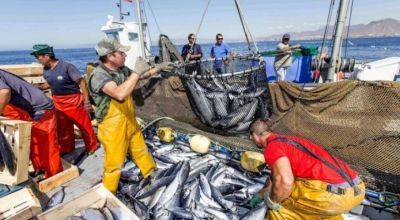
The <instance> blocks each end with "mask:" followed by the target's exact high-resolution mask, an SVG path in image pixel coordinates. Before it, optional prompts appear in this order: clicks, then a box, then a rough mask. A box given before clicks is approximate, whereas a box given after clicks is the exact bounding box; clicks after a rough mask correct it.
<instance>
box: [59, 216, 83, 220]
mask: <svg viewBox="0 0 400 220" xmlns="http://www.w3.org/2000/svg"><path fill="white" fill-rule="evenodd" d="M82 219H83V220H84V218H82V217H79V216H68V217H67V218H65V219H64V220H82Z"/></svg>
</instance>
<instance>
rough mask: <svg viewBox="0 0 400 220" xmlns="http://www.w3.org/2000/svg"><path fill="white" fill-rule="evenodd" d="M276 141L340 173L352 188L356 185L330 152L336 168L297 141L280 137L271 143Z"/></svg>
mask: <svg viewBox="0 0 400 220" xmlns="http://www.w3.org/2000/svg"><path fill="white" fill-rule="evenodd" d="M274 141H282V142H286V143H288V144H290V145H292V146H294V147H295V148H297V149H299V150H300V151H302V152H304V153H306V154H308V155H310V156H312V157H314V158H315V159H317V160H319V161H321V162H322V163H324V164H325V165H326V166H327V167H329V168H331V169H332V170H334V171H335V172H336V173H338V174H339V175H340V176H341V177H342V178H343V179H344V180H346V182H348V183H349V184H350V186H352V187H353V186H355V184H354V182H353V180H352V179H351V177H350V175H349V174H348V173H346V172H345V171H344V170H343V168H342V167H341V166H340V165H339V163H338V161H337V159H336V158H335V157H334V156H332V155H331V154H330V153H329V152H327V153H328V154H329V155H330V156H331V157H332V158H333V160H334V161H335V163H336V166H335V165H334V164H332V163H331V162H329V161H327V160H325V159H324V158H322V157H321V156H319V155H317V154H315V153H314V152H312V151H310V150H309V149H308V148H306V147H305V146H303V145H302V144H300V143H298V142H297V141H294V140H291V139H289V138H286V137H278V138H275V139H274V140H272V141H271V142H274ZM271 142H270V143H271Z"/></svg>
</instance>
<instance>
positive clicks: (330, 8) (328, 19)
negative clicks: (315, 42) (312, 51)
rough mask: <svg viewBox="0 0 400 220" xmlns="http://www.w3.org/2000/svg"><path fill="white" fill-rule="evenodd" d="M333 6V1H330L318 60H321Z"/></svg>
mask: <svg viewBox="0 0 400 220" xmlns="http://www.w3.org/2000/svg"><path fill="white" fill-rule="evenodd" d="M334 5H335V0H331V3H330V6H329V12H328V18H327V19H326V26H325V32H324V38H323V39H322V44H321V51H320V53H319V58H318V59H321V56H322V50H323V49H324V46H325V40H326V36H327V35H328V29H329V24H330V23H331V19H332V11H333V6H334Z"/></svg>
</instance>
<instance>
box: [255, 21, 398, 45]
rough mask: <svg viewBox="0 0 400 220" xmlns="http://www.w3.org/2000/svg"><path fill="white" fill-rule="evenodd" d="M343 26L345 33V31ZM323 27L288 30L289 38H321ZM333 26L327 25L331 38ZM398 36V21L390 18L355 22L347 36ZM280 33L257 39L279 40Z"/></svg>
mask: <svg viewBox="0 0 400 220" xmlns="http://www.w3.org/2000/svg"><path fill="white" fill-rule="evenodd" d="M347 28H348V27H347V26H346V27H345V30H346V31H345V34H346V33H347ZM324 32H325V28H321V29H318V30H314V31H303V32H290V35H291V38H292V39H295V40H312V39H322V38H323V37H324ZM332 32H333V26H330V27H329V31H328V35H327V36H328V38H331V36H332ZM394 36H400V21H399V20H396V19H392V18H387V19H382V20H378V21H372V22H370V23H368V24H357V25H351V26H350V34H349V37H351V38H357V37H394ZM281 37H282V34H274V35H270V36H267V37H263V38H259V39H258V40H280V39H281Z"/></svg>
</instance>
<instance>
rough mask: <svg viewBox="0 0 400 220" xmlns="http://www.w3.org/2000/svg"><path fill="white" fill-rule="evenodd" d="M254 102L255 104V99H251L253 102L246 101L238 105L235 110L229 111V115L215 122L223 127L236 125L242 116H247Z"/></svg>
mask: <svg viewBox="0 0 400 220" xmlns="http://www.w3.org/2000/svg"><path fill="white" fill-rule="evenodd" d="M255 104H257V103H256V102H255V101H253V102H250V103H247V104H245V105H243V106H241V107H239V108H238V109H236V110H235V111H233V112H231V113H229V115H228V116H227V117H226V118H224V119H222V120H220V121H219V122H218V123H217V124H219V125H221V126H223V127H225V128H228V127H231V126H233V125H236V124H237V123H239V122H240V121H242V120H243V119H244V118H246V116H248V113H249V112H250V111H251V110H252V109H253V108H254V105H255Z"/></svg>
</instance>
